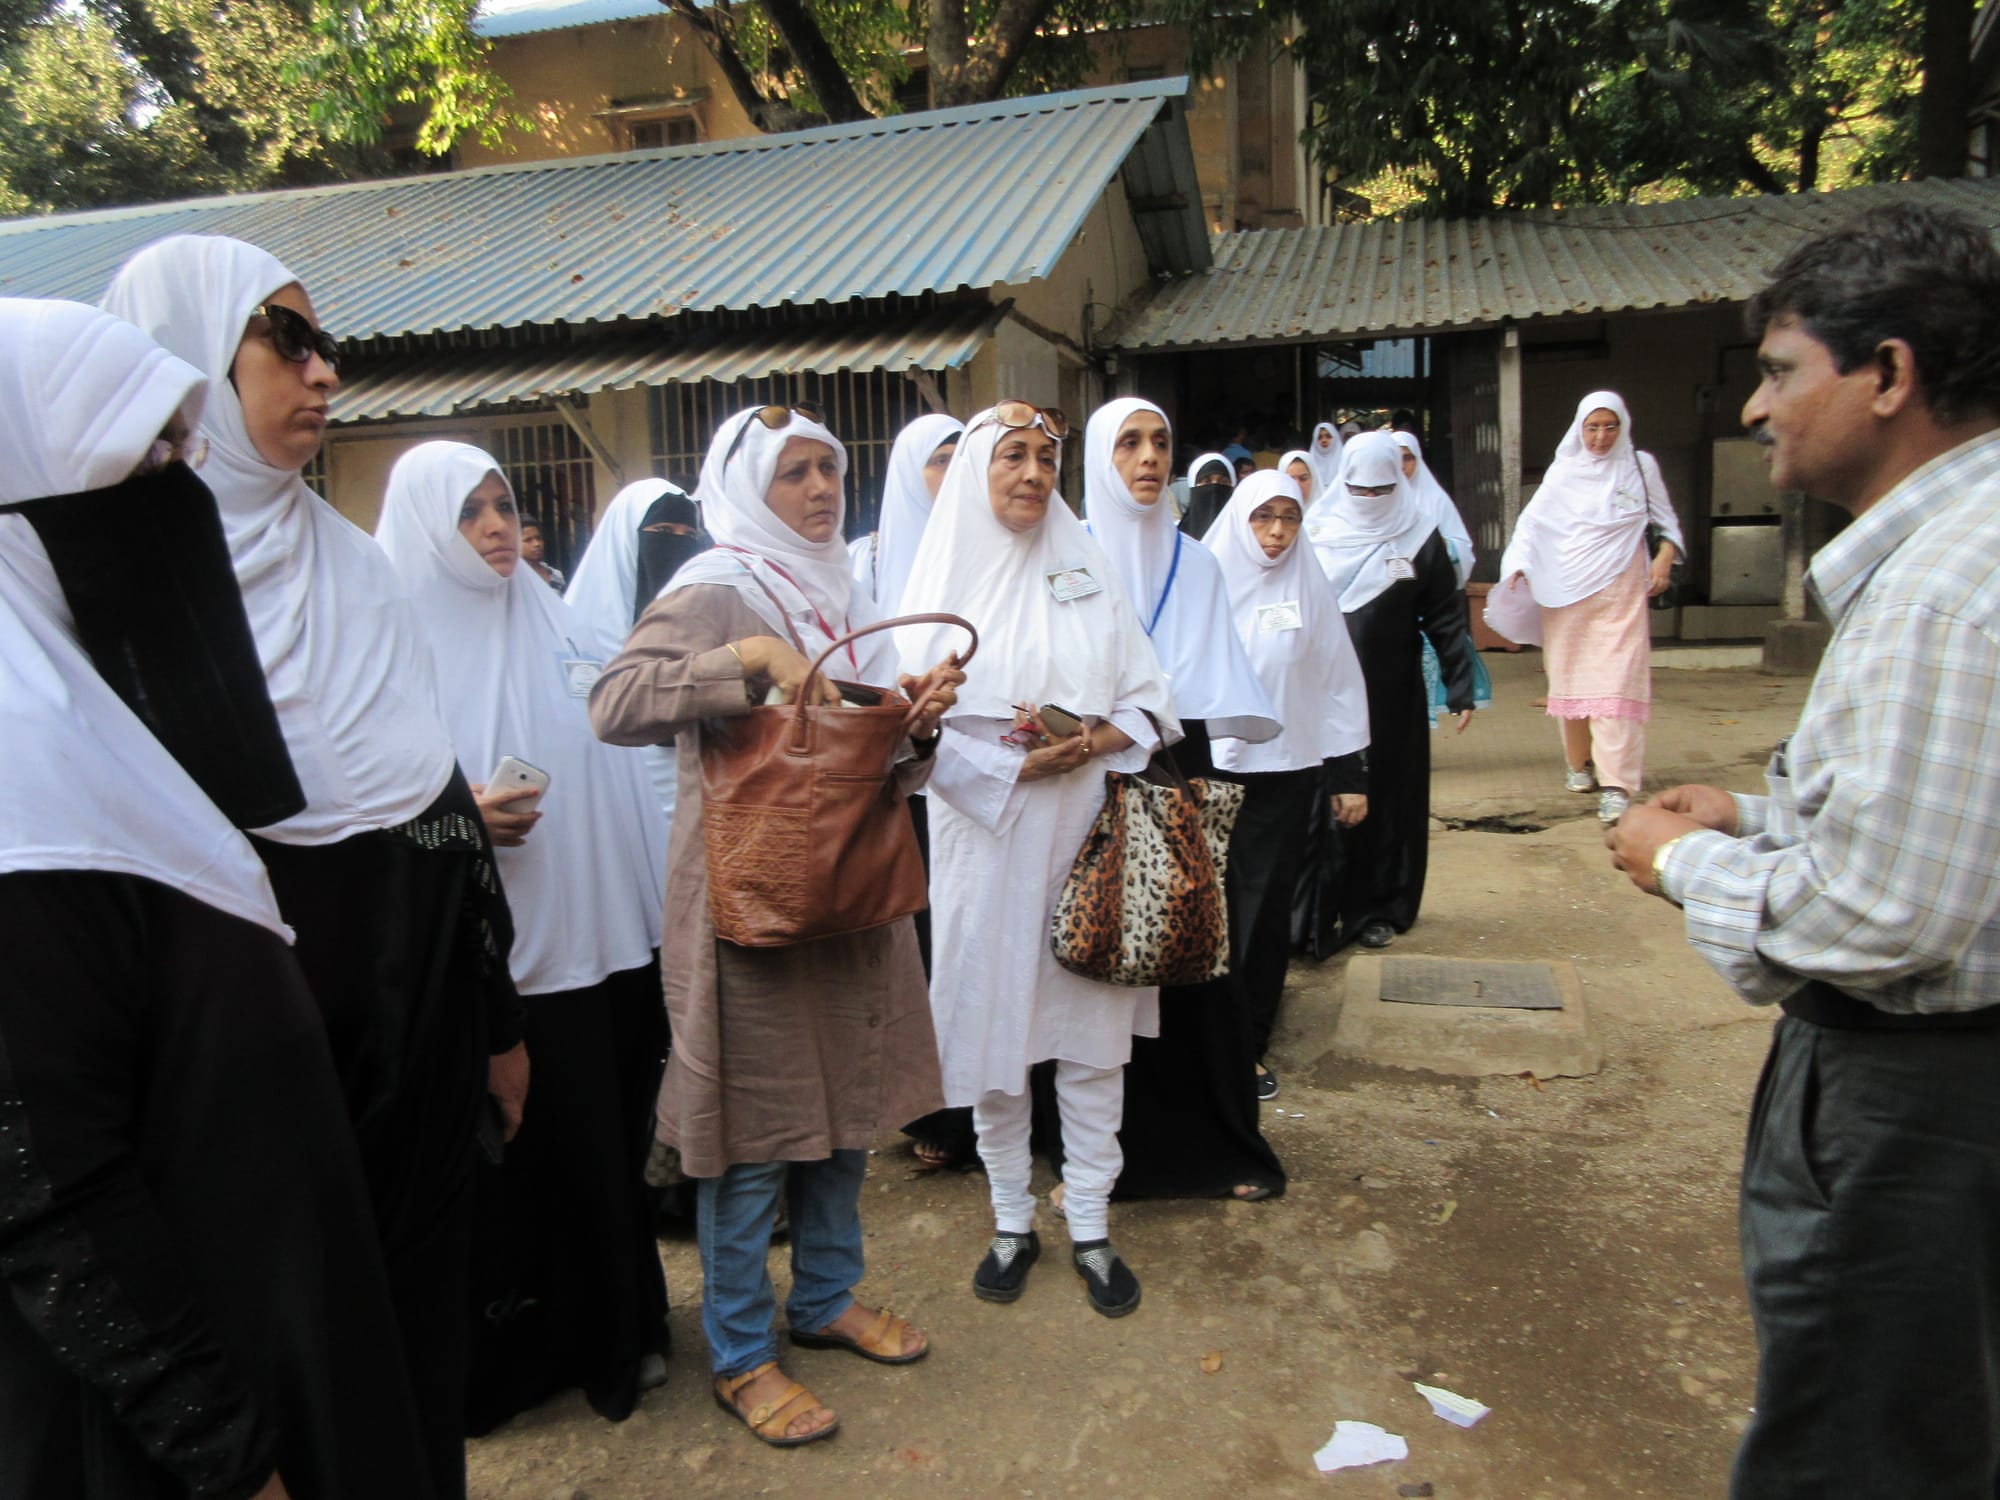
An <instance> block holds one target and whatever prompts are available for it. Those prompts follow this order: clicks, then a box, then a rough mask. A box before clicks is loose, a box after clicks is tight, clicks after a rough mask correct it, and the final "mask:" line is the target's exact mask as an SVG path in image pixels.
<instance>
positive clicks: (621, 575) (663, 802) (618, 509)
mask: <svg viewBox="0 0 2000 1500" xmlns="http://www.w3.org/2000/svg"><path fill="white" fill-rule="evenodd" d="M708 546H709V541H708V538H707V537H706V536H705V535H703V534H702V533H701V529H700V516H699V513H698V512H697V511H696V510H695V505H694V502H693V501H692V500H690V499H689V498H688V497H687V495H686V494H685V493H684V492H683V491H681V490H680V489H679V488H677V487H676V486H674V485H672V484H669V483H668V482H667V481H666V480H664V479H639V480H634V481H633V482H632V483H631V484H628V485H626V486H625V488H624V489H622V490H620V491H619V492H618V493H617V494H615V495H613V496H612V497H611V503H610V504H609V505H607V506H605V507H604V514H603V515H602V516H600V517H598V520H597V529H596V530H595V531H594V532H592V533H591V536H590V545H589V546H587V547H585V548H584V549H583V557H582V559H581V560H580V561H579V562H578V563H577V565H576V574H575V576H574V577H572V578H571V579H570V581H569V588H568V589H567V590H566V591H565V592H564V594H563V603H565V604H567V605H568V606H569V607H570V609H571V611H572V612H573V613H574V614H575V615H576V618H577V623H578V624H579V625H580V626H581V627H582V628H583V630H584V632H585V634H586V635H587V636H588V638H589V639H588V642H587V645H586V649H587V650H588V651H589V652H590V654H591V655H592V656H594V657H596V658H597V659H598V660H599V661H609V660H611V658H612V657H614V656H616V655H617V654H618V653H619V652H620V651H621V650H623V649H624V646H625V637H627V636H628V635H630V634H631V633H632V626H633V625H634V624H636V623H637V621H638V619H639V616H640V615H641V614H642V613H644V612H645V608H646V606H647V605H648V604H651V603H652V602H653V600H654V599H655V598H656V597H657V596H658V594H659V592H660V590H661V589H663V588H665V587H666V585H667V581H668V580H669V579H670V578H672V577H673V576H674V574H675V573H676V572H678V571H679V570H680V565H681V564H682V563H683V562H686V561H687V559H688V558H690V557H692V556H693V555H694V554H695V553H697V552H701V551H705V550H707V548H708ZM669 564H671V566H669ZM638 753H639V755H640V757H641V758H642V759H643V760H644V761H645V765H646V772H647V775H648V777H649V778H650V780H651V782H652V786H653V795H654V797H655V799H656V800H657V801H658V802H659V804H660V811H661V812H662V813H663V814H665V816H666V819H667V821H668V823H670V824H671V823H672V822H673V817H674V787H675V785H676V784H677V781H678V773H677V772H676V771H675V769H674V747H673V746H672V745H645V746H641V747H640V749H639V752H638Z"/></svg>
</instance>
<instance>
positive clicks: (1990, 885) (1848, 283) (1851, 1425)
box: [1606, 209, 2000, 1500]
mask: <svg viewBox="0 0 2000 1500" xmlns="http://www.w3.org/2000/svg"><path fill="white" fill-rule="evenodd" d="M1749 321H1750V328H1751V332H1752V334H1753V336H1757V337H1760V338H1761V341H1762V342H1761V344H1760V346H1759V348H1758V363H1759V367H1760V369H1761V371H1762V373H1763V382H1762V384H1760V385H1759V386H1758V388H1757V390H1756V392H1755V394H1753V395H1752V396H1751V398H1750V401H1749V403H1748V404H1747V405H1746V406H1745V407H1744V409H1743V420H1744V423H1745V425H1747V426H1748V427H1749V429H1750V431H1751V433H1752V434H1753V435H1754V436H1755V437H1756V438H1757V440H1758V441H1759V442H1760V443H1762V444H1764V445H1765V447H1766V449H1767V451H1768V453H1769V456H1770V463H1771V482H1772V483H1773V484H1774V485H1776V486H1777V487H1778V488H1780V489H1785V490H1802V491H1804V492H1805V493H1806V494H1807V495H1809V496H1811V497H1813V498H1815V499H1818V500H1824V501H1827V502H1829V503H1831V504H1834V505H1838V506H1839V507H1841V508H1842V509H1843V510H1845V511H1847V512H1849V513H1850V514H1851V515H1852V516H1853V518H1854V520H1853V523H1852V524H1851V525H1850V526H1849V527H1848V528H1847V529H1846V530H1845V531H1844V532H1843V533H1841V535H1840V536H1838V537H1837V538H1835V539H1834V540H1833V541H1832V542H1830V543H1829V544H1828V545H1827V546H1825V547H1824V548H1822V549H1821V550H1820V552H1819V554H1818V555H1817V556H1816V557H1815V558H1814V559H1813V563H1812V569H1811V585H1812V589H1813V592H1814V594H1815V596H1816V597H1817V599H1818V601H1819V603H1820V606H1821V607H1822V608H1823V609H1824V611H1825V613H1826V616H1827V619H1828V620H1829V621H1830V622H1831V623H1832V626H1833V638H1832V641H1831V643H1830V644H1829V645H1828V647H1827V651H1826V655H1825V658H1824V659H1823V660H1822V662H1821V664H1820V669H1819V673H1818V675H1817V677H1815V679H1814V681H1813V685H1812V691H1811V694H1810V696H1809V697H1808V698H1807V700H1806V705H1805V709H1804V711H1803V712H1802V714H1801V715H1800V719H1799V724H1798V728H1797V730H1796V731H1795V732H1794V733H1793V734H1792V736H1791V737H1790V739H1789V740H1787V741H1786V742H1785V743H1784V744H1782V745H1780V746H1779V748H1778V750H1777V752H1776V753H1775V754H1774V755H1773V756H1772V758H1771V763H1770V766H1769V769H1768V771H1767V773H1766V782H1767V786H1768V795H1767V796H1763V797H1738V796H1731V795H1730V794H1729V793H1727V792H1722V791H1719V790H1717V789H1716V788H1714V787H1706V786H1681V787H1675V788H1674V789H1673V790H1671V791H1668V792H1665V793H1663V794H1662V795H1660V796H1658V797H1656V798H1654V799H1653V800H1652V801H1651V802H1650V803H1648V804H1646V805H1644V806H1641V807H1634V808H1632V809H1631V810H1630V811H1629V812H1627V813H1626V815H1625V816H1624V817H1623V818H1622V819H1621V820H1620V821H1619V823H1618V824H1617V825H1616V826H1615V827H1614V828H1612V829H1611V831H1610V832H1609V833H1608V834H1607V835H1606V843H1607V844H1608V845H1609V847H1610V848H1611V851H1612V863H1613V864H1614V865H1615V866H1616V867H1617V868H1618V869H1620V870H1623V871H1624V872H1626V873H1627V874H1628V875H1629V876H1630V877H1631V879H1632V882H1633V883H1634V884H1635V885H1637V886H1638V887H1639V888H1640V889H1641V890H1643V891H1647V892H1649V893H1651V894H1654V895H1659V896H1662V897H1664V898H1665V899H1667V900H1669V901H1672V902H1674V903H1675V904H1676V905H1679V906H1682V907H1684V908H1685V909H1686V912H1687V932H1688V941H1689V942H1690V943H1692V944H1693V945H1694V947H1695V949H1696V950H1697V951H1698V952H1700V953H1701V955H1702V956H1703V957H1704V958H1706V959H1707V960H1708V961H1709V963H1710V964H1712V965H1713V966H1714V967H1715V969H1716V970H1717V972H1719V973H1720V974H1721V975H1722V976H1723V978H1724V979H1726V980H1728V981H1729V983H1730V985H1731V986H1732V987H1733V988H1734V989H1735V990H1736V992H1737V993H1738V994H1740V995H1741V996H1742V997H1743V998H1744V999H1745V1000H1747V1001H1750V1002H1751V1003H1753V1004H1760V1005H1768V1004H1777V1005H1778V1006H1780V1007H1781V1008H1782V1009H1783V1010H1784V1012H1785V1014H1784V1015H1783V1016H1782V1017H1781V1018H1780V1019H1779V1021H1778V1023H1777V1027H1776V1033H1775V1036H1774V1039H1773V1042H1772V1047H1771V1054H1770V1057H1769V1060H1768V1061H1767V1062H1766V1064H1765V1067H1764V1076H1763V1079H1762V1081H1761V1082H1760V1083H1759V1085H1758V1089H1757V1098H1756V1101H1755V1104H1754V1106H1753V1108H1752V1113H1751V1121H1750V1139H1749V1144H1748V1146H1747V1148H1746V1151H1745V1156H1744V1166H1743V1187H1742V1202H1741V1220H1742V1240H1743V1262H1744V1273H1745V1277H1746V1280H1747V1282H1748V1287H1749V1294H1750V1304H1751V1311H1752V1314H1753V1316H1754V1318H1755V1320H1756V1327H1757V1344H1758V1350H1759V1355H1760V1363H1759V1369H1758V1378H1757V1409H1756V1415H1755V1417H1754V1419H1753V1420H1752V1422H1751V1424H1750V1428H1749V1430H1748V1431H1747V1432H1746V1433H1745V1434H1744V1438H1743V1446H1742V1449H1741V1451H1740V1452H1739V1453H1738V1455H1737V1459H1736V1468H1735V1474H1734V1477H1733V1481H1732V1487H1731V1493H1732V1495H1733V1496H1735V1497H1736V1500H1791V1497H1798V1500H1804V1497H1807V1496H1812V1497H1838V1500H1875V1497H1881V1500H1890V1497H1894V1500H1903V1497H1919V1496H1921V1497H1924V1500H1942V1497H1961V1496H1963V1497H1968V1500H1969V1497H1972V1496H1978V1497H1980V1500H1993V1497H1994V1496H1995V1495H1996V1493H2000V580H1996V577H1995V569H1996V565H2000V254H1996V253H1995V250H1994V246H1993V242H1992V239H1991V237H1990V236H1989V235H1988V234H1987V233H1986V231H1985V230H1983V229H1981V228H1979V227H1978V226H1977V225H1975V224H1973V223H1972V222H1970V221H1969V220H1967V219H1964V218H1962V217H1959V216H1957V215H1955V214H1951V213H1946V212H1941V211H1933V210H1925V209H1916V210H1911V209H1900V210H1897V211H1894V212H1890V211H1887V210H1881V211H1877V212H1875V213H1871V214H1869V215H1866V216H1864V217H1863V218H1861V219H1859V220H1858V221H1856V222H1855V223H1854V224H1852V225H1850V226H1849V227H1847V228H1845V229H1842V230H1839V231H1837V232H1835V233H1832V234H1828V235H1825V236H1822V237H1821V238H1819V239H1816V240H1812V241H1810V242H1808V243H1806V244H1805V245H1802V246H1800V247H1799V248H1798V249H1797V250H1795V251H1793V253H1792V254H1791V255H1790V256H1789V257H1787V258H1786V260H1785V261H1784V263H1783V264H1782V265H1781V266H1780V267H1779V268H1778V270H1777V273H1776V275H1775V277H1774V278H1773V280H1772V283H1771V285H1770V286H1768V287H1766V288H1765V289H1764V290H1763V291H1762V292H1761V293H1759V294H1758V295H1757V297H1756V298H1755V299H1753V301H1752V302H1751V304H1750V310H1749Z"/></svg>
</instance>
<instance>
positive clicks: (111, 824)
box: [0, 298, 292, 942]
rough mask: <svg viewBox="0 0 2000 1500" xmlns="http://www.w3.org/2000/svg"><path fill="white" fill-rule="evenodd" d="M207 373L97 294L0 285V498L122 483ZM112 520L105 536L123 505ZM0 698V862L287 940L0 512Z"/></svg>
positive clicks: (196, 797)
mask: <svg viewBox="0 0 2000 1500" xmlns="http://www.w3.org/2000/svg"><path fill="white" fill-rule="evenodd" d="M205 384H206V382H205V381H204V379H203V377H202V374H201V372H200V371H199V370H196V369H194V368H192V367H191V366H189V365H187V364H184V363H182V362H181V361H180V360H178V359H175V358H173V357H172V356H171V355H169V354H168V353H166V351H164V350H163V349H160V348H159V347H158V346H157V345H155V344H154V343H152V342H151V341H150V340H149V339H147V338H146V337H145V335H143V334H142V333H140V332H139V331H138V330H137V329H136V328H133V327H131V326H130V325H129V324H126V323H122V322H120V321H119V320H118V319H116V318H113V317H110V316H108V315H106V314H104V313H100V312H98V311H96V310H95V309H94V308H88V307H84V306H81V305H79V304H77V303H73V302H30V301H24V300H20V299H14V298H9V299H5V300H0V451H4V452H5V453H6V455H7V458H6V462H5V463H4V464H0V504H13V503H15V502H18V501H22V500H41V499H47V498H53V497H56V496H61V495H80V494H82V493H83V492H84V491H88V490H100V489H107V488H109V487H111V486H113V485H115V484H118V483H120V482H122V481H123V480H124V479H125V478H126V477H127V476H129V475H130V474H131V472H132V470H133V469H135V468H137V467H138V465H139V463H140V461H141V460H142V459H144V458H145V456H146V453H147V450H148V449H149V448H151V447H152V445H153V441H154V440H155V439H156V438H157V437H158V436H159V435H160V430H161V429H162V428H163V427H165V426H166V425H167V423H168V422H169V421H170V420H171V419H172V418H173V416H174V415H175V414H176V413H179V414H180V416H181V417H182V418H183V419H184V420H185V421H186V422H187V423H188V424H189V426H190V428H192V427H193V425H194V423H196V422H197V421H198V420H199V419H200V416H201V407H202V395H203V388H204V386H205ZM77 503H78V504H88V503H93V502H91V501H83V500H79V501H78V502H77ZM104 525H105V532H106V537H107V545H115V544H116V537H117V534H118V517H116V516H115V515H106V516H105V517H104ZM160 564H161V566H163V567H165V566H171V565H172V560H171V559H161V560H160ZM0 702H4V703H5V705H6V708H5V711H4V713H0V754H4V756H5V764H6V767H7V770H6V775H5V776H4V777H0V871H23V870H101V871H105V872H108V873H113V874H119V875H131V876H136V877H138V878H140V879H142V880H151V881H155V882H157V883H159V884H161V885H165V886H171V887H173V888H174V889H176V890H179V891H183V892H185V893H186V894H188V895H190V896H192V897H194V898H195V899H196V900H197V901H200V902H202V903H203V904H204V905H207V906H212V907H214V908H215V909H216V910H217V911H221V912H226V913H228V914H229V915H231V916H234V917H240V918H242V919H243V920H244V921H246V922H254V923H256V924H257V925H258V926H260V927H263V928H265V929H267V930H269V931H271V932H274V933H276V934H278V935H279V936H280V937H282V938H284V939H285V940H286V941H287V942H289V941H290V940H291V936H292V933H291V929H290V928H289V927H287V926H286V925H285V923H284V920H283V918H281V917H280V916H279V915H278V903H277V901H276V899H275V898H274V897H273V896H272V894H271V883H270V880H269V878H268V877H267V876H266V875H265V873H264V865H263V861H261V860H260V859H258V857H257V855H256V852H255V851H254V850H253V849H252V848H251V847H250V844H249V841H248V840H246V839H245V838H244V837H243V835H242V834H241V833H239V832H237V830H236V829H234V828H233V827H231V826H230V824H229V820H228V819H227V818H225V817H224V816H223V815H222V813H221V812H220V811H218V810H217V809H216V806H215V804H214V803H213V802H211V801H209V799H208V798H207V797H206V796H205V795H204V794H203V793H202V791H201V789H200V788H199V787H197V786H196V785H195V783H194V781H193V779H192V778H190V777H189V775H188V774H187V772H186V771H184V770H182V769H181V767H180V764H179V763H178V762H177V761H175V760H174V758H173V757H172V756H171V755H169V754H168V753H167V751H166V749H165V747H163V746H162V745H161V744H160V742H159V741H158V740H157V739H155V738H154V737H153V736H152V734H151V733H150V732H148V730H147V729H146V727H145V726H144V725H143V724H141V723H140V722H139V720H138V718H137V717H136V716H135V715H134V714H133V713H132V711H131V710H130V709H129V708H127V707H126V706H125V704H124V702H123V701H122V700H121V699H120V698H119V697H118V695H117V694H116V693H115V692H113V691H112V690H111V687H110V686H109V684H107V683H106V682H105V681H104V679H103V678H102V677H101V676H99V675H98V672H97V668H96V667H95V666H94V665H92V663H91V660H90V657H89V656H88V655H87V654H86V653H85V652H84V650H83V648H82V646H80V645H79V644H78V643H77V640H76V634H75V627H74V625H73V623H72V621H71V618H70V612H69V605H68V603H67V602H66V601H65V599H64V597H63V592H62V586H61V584H60V583H59V582H58V581H57V579H56V576H55V570H54V568H53V567H51V566H50V563H49V558H48V553H47V552H46V551H44V550H43V547H42V543H41V539H40V538H39V537H38V536H37V535H36V534H35V530H34V527H33V526H31V525H30V524H29V523H28V522H27V521H26V520H24V519H23V518H22V517H20V516H18V515H0Z"/></svg>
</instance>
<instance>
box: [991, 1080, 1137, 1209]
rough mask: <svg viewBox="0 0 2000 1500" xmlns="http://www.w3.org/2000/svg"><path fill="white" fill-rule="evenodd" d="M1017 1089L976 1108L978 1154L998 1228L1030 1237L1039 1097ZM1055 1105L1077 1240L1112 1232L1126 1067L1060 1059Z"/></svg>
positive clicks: (1067, 1203) (1121, 1159)
mask: <svg viewBox="0 0 2000 1500" xmlns="http://www.w3.org/2000/svg"><path fill="white" fill-rule="evenodd" d="M1021 1083H1022V1088H1021V1092H1020V1093H1018V1094H1008V1093H1003V1092H1001V1091H1000V1090H998V1089H995V1090H994V1091H993V1092H991V1093H989V1094H985V1095H982V1096H981V1098H980V1100H979V1102H978V1103H977V1104H975V1105H974V1106H973V1107H972V1124H973V1128H974V1129H975V1130H977V1131H978V1132H979V1159H980V1160H981V1161H983V1162H985V1163H986V1181H987V1184H988V1186H989V1187H990V1188H991V1190H992V1193H993V1227H994V1229H995V1230H996V1231H998V1232H999V1233H1001V1234H1026V1233H1027V1232H1028V1231H1029V1230H1030V1229H1033V1228H1034V1227H1035V1195H1034V1191H1033V1189H1032V1188H1031V1187H1030V1185H1029V1176H1030V1173H1031V1171H1032V1168H1033V1163H1032V1161H1031V1160H1030V1157H1029V1154H1028V1130H1029V1125H1030V1122H1031V1117H1032V1116H1033V1114H1034V1096H1033V1094H1032V1093H1031V1092H1030V1091H1029V1089H1028V1087H1027V1080H1026V1079H1023V1080H1021ZM1056 1104H1057V1107H1058V1111H1059V1113H1060V1114H1061V1116H1062V1133H1063V1154H1064V1156H1065V1157H1066V1161H1065V1163H1064V1166H1063V1212H1064V1213H1065V1214H1066V1215H1067V1216H1068V1218H1069V1237H1070V1238H1071V1239H1072V1240H1101V1239H1106V1238H1108V1237H1109V1235H1110V1227H1109V1218H1110V1203H1111V1185H1112V1184H1113V1183H1114V1182H1116V1181H1117V1180H1118V1173H1119V1172H1120V1170H1122V1169H1123V1167H1124V1165H1125V1153H1124V1152H1123V1151H1121V1150H1120V1149H1119V1146H1118V1127H1119V1125H1120V1124H1121V1123H1122V1122H1123V1120H1124V1118H1125V1069H1124V1068H1123V1067H1117V1068H1092V1067H1088V1066H1086V1065H1085V1064H1083V1063H1077V1062H1069V1061H1066V1060H1065V1059H1062V1058H1058V1059H1057V1060H1056Z"/></svg>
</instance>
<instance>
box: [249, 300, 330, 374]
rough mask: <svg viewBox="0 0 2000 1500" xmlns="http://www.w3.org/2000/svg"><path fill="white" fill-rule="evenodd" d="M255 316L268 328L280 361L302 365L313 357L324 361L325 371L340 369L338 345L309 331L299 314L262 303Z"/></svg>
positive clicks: (320, 332) (319, 332) (312, 329)
mask: <svg viewBox="0 0 2000 1500" xmlns="http://www.w3.org/2000/svg"><path fill="white" fill-rule="evenodd" d="M256 312H257V316H259V317H261V318H262V319H264V321H265V322H267V323H269V324H270V325H271V327H270V329H269V333H270V337H271V347H272V348H273V349H276V350H277V351H278V357H279V358H280V359H288V360H290V361H291V362H292V363H293V364H295V365H302V364H304V363H305V362H306V361H307V360H309V359H311V358H312V357H313V356H314V355H315V354H317V355H318V356H319V357H320V358H321V359H323V360H325V361H326V367H327V368H328V369H329V370H334V371H338V370H339V369H340V341H339V340H338V339H336V338H335V337H334V336H333V335H332V334H330V333H328V332H326V331H325V330H324V329H321V328H315V327H313V326H312V324H311V323H310V322H308V321H307V320H306V318H305V317H304V316H303V315H302V314H299V313H296V312H293V311H292V309H291V308H289V307H285V306H282V305H280V304H279V303H276V302H265V303H262V304H261V305H259V306H258V307H257V309H256Z"/></svg>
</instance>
